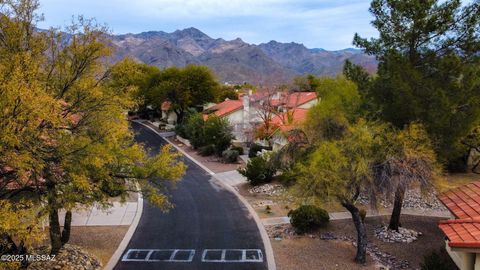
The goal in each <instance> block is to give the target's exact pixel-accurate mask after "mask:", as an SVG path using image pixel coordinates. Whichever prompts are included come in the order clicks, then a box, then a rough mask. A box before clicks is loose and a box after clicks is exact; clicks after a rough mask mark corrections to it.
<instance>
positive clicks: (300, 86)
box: [293, 74, 319, 92]
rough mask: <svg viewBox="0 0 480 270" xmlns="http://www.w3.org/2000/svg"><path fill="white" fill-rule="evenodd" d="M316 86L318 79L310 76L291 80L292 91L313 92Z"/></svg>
mask: <svg viewBox="0 0 480 270" xmlns="http://www.w3.org/2000/svg"><path fill="white" fill-rule="evenodd" d="M318 86H319V82H318V78H317V77H315V76H314V75H312V74H308V75H304V76H297V77H295V78H294V79H293V89H294V91H302V92H315V91H316V90H317V88H318Z"/></svg>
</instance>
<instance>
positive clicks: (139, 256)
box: [122, 249, 195, 262]
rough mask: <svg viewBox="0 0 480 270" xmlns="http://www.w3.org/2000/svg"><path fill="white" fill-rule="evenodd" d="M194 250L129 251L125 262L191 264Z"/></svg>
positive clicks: (124, 257) (124, 256) (123, 259)
mask: <svg viewBox="0 0 480 270" xmlns="http://www.w3.org/2000/svg"><path fill="white" fill-rule="evenodd" d="M194 256H195V250H194V249H129V250H128V251H127V252H126V253H125V255H123V257H122V261H123V262H191V261H192V260H193V257H194Z"/></svg>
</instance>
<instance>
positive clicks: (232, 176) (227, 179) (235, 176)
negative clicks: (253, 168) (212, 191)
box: [213, 170, 247, 187]
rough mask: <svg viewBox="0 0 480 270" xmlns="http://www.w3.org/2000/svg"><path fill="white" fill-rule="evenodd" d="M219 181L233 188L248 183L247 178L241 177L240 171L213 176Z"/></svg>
mask: <svg viewBox="0 0 480 270" xmlns="http://www.w3.org/2000/svg"><path fill="white" fill-rule="evenodd" d="M213 177H215V178H216V179H217V180H219V181H222V182H224V183H225V184H228V185H230V186H232V187H234V186H236V185H240V184H244V183H247V178H245V177H244V176H243V175H241V174H240V173H239V172H238V171H236V170H234V171H228V172H223V173H216V174H215V175H213Z"/></svg>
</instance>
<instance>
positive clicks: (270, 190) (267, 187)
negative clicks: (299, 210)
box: [248, 184, 285, 196]
mask: <svg viewBox="0 0 480 270" xmlns="http://www.w3.org/2000/svg"><path fill="white" fill-rule="evenodd" d="M248 192H250V194H254V193H262V194H266V195H269V196H279V195H282V194H283V193H284V192H285V188H284V187H283V186H282V185H279V184H264V185H260V186H255V187H252V188H250V189H249V190H248Z"/></svg>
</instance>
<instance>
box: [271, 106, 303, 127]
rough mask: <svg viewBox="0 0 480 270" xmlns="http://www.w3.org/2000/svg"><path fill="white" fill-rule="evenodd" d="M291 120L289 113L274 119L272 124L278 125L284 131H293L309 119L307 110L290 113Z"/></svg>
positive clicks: (296, 110)
mask: <svg viewBox="0 0 480 270" xmlns="http://www.w3.org/2000/svg"><path fill="white" fill-rule="evenodd" d="M289 113H290V114H291V115H290V117H291V119H288V118H289V115H288V113H286V112H285V113H282V114H280V115H277V116H275V117H274V118H272V121H271V122H272V124H274V125H278V126H279V128H280V129H281V130H282V131H288V130H290V129H292V128H293V127H294V126H295V125H296V124H301V123H303V122H305V120H306V119H307V113H308V110H307V109H298V108H297V109H294V110H292V111H290V112H289Z"/></svg>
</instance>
